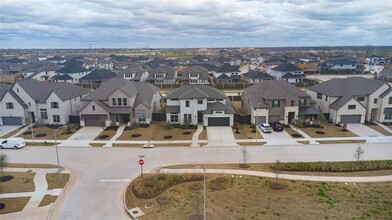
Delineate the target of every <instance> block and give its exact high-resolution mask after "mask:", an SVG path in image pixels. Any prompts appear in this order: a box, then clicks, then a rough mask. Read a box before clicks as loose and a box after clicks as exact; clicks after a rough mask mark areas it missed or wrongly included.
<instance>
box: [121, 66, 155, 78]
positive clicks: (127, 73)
mask: <svg viewBox="0 0 392 220" xmlns="http://www.w3.org/2000/svg"><path fill="white" fill-rule="evenodd" d="M148 75H149V73H148V71H147V70H146V69H143V68H141V67H138V66H130V67H128V68H126V69H124V70H121V71H120V72H119V73H118V75H117V77H120V78H124V79H126V80H129V81H132V82H144V81H146V80H147V78H148Z"/></svg>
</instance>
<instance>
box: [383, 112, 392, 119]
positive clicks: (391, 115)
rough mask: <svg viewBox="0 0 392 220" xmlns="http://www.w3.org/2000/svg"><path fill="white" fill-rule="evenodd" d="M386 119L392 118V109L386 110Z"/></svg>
mask: <svg viewBox="0 0 392 220" xmlns="http://www.w3.org/2000/svg"><path fill="white" fill-rule="evenodd" d="M384 119H385V120H392V111H386V112H385V116H384Z"/></svg>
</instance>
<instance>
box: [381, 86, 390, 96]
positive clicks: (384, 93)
mask: <svg viewBox="0 0 392 220" xmlns="http://www.w3.org/2000/svg"><path fill="white" fill-rule="evenodd" d="M391 92H392V87H389V89H387V90H386V91H385V92H383V93H382V94H381V95H380V97H381V98H384V97H385V96H387V95H388V94H390V93H391Z"/></svg>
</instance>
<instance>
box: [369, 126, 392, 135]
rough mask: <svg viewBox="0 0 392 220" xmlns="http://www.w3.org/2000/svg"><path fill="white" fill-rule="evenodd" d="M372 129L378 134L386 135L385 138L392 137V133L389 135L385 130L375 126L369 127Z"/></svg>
mask: <svg viewBox="0 0 392 220" xmlns="http://www.w3.org/2000/svg"><path fill="white" fill-rule="evenodd" d="M368 126H369V127H370V128H372V129H373V130H376V131H377V132H379V133H381V134H383V135H385V136H392V133H389V132H388V131H386V130H385V129H384V128H382V127H380V126H378V125H376V124H374V125H368Z"/></svg>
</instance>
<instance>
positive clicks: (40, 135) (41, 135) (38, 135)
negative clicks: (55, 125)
mask: <svg viewBox="0 0 392 220" xmlns="http://www.w3.org/2000/svg"><path fill="white" fill-rule="evenodd" d="M45 136H46V134H37V135H35V137H45Z"/></svg>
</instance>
